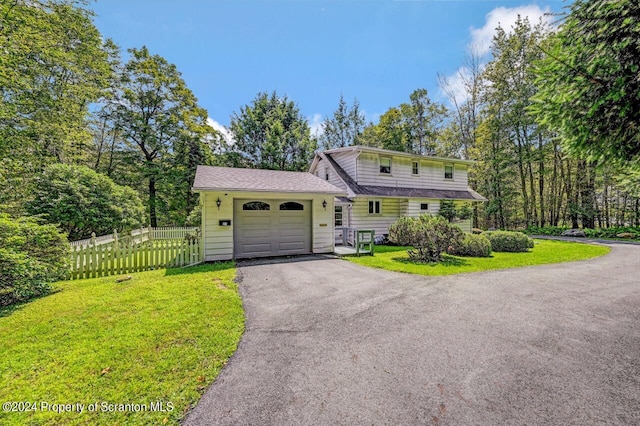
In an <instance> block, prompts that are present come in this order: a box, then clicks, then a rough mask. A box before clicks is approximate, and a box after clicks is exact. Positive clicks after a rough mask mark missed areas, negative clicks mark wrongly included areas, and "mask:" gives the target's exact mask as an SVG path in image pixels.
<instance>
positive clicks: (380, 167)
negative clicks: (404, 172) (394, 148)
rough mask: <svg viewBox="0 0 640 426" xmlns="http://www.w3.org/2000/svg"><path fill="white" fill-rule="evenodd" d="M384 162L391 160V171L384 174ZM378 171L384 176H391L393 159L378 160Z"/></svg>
mask: <svg viewBox="0 0 640 426" xmlns="http://www.w3.org/2000/svg"><path fill="white" fill-rule="evenodd" d="M382 160H389V171H388V172H383V171H382ZM378 171H379V172H380V174H381V175H383V176H391V173H392V172H393V160H392V159H391V157H379V159H378Z"/></svg>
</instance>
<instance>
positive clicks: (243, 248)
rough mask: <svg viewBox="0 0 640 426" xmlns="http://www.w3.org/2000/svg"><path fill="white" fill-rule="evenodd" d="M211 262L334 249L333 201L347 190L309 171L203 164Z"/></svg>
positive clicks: (200, 181) (197, 187) (199, 184)
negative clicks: (239, 167)
mask: <svg viewBox="0 0 640 426" xmlns="http://www.w3.org/2000/svg"><path fill="white" fill-rule="evenodd" d="M193 191H194V192H197V193H199V194H200V204H201V208H202V237H203V243H204V244H203V246H204V247H203V250H204V253H203V255H204V258H205V260H207V261H214V260H228V259H244V258H254V257H270V256H288V255H298V254H310V253H332V252H333V251H334V241H335V239H334V226H333V220H334V198H335V197H336V196H341V195H345V194H344V191H343V190H342V189H340V188H338V187H336V186H334V185H331V184H330V183H328V182H327V181H325V180H322V179H320V178H318V177H316V176H314V175H312V174H310V173H304V172H286V171H276V170H259V169H238V168H229V167H211V166H199V167H198V169H197V172H196V178H195V181H194V185H193Z"/></svg>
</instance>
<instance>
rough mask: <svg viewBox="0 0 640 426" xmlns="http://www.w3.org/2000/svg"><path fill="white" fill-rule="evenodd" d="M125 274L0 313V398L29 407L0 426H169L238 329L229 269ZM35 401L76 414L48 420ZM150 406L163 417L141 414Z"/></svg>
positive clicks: (238, 308)
mask: <svg viewBox="0 0 640 426" xmlns="http://www.w3.org/2000/svg"><path fill="white" fill-rule="evenodd" d="M130 275H132V276H133V279H132V280H130V281H124V282H122V283H116V277H105V278H95V279H85V280H76V281H66V282H61V283H58V285H57V288H58V290H59V291H58V292H56V293H54V294H52V295H49V296H47V297H43V298H41V299H38V300H34V301H32V302H30V303H27V304H24V305H22V306H18V307H16V308H4V309H2V310H0V353H1V354H2V357H1V358H0V384H1V385H0V401H2V402H6V401H16V402H27V403H35V408H37V411H29V412H21V413H15V412H11V413H4V412H0V424H3V425H5V424H9V425H24V424H33V425H41V424H46V425H60V424H82V425H85V424H86V425H89V424H91V425H93V424H104V425H117V424H121V425H124V424H126V425H130V424H133V425H138V424H139V425H143V424H144V425H146V424H163V423H169V424H176V423H178V421H179V419H180V418H182V417H183V415H184V413H185V411H186V410H188V409H189V407H191V406H193V405H194V404H195V403H196V402H197V401H198V399H199V398H200V395H201V394H202V392H203V391H204V390H205V388H206V387H207V386H208V385H210V384H211V383H212V382H213V380H214V379H215V377H216V376H217V375H218V373H219V372H220V369H221V368H222V367H223V366H224V365H225V363H226V362H227V359H228V358H229V357H230V356H231V355H232V354H233V352H234V351H235V349H236V347H237V344H238V341H239V339H240V336H241V335H242V332H243V329H244V313H243V310H242V302H241V300H240V296H239V293H238V289H237V285H236V284H235V283H234V281H233V279H234V278H235V267H234V264H233V263H231V262H227V263H217V264H209V265H201V266H196V267H191V268H185V269H166V270H165V269H162V270H156V271H148V272H140V273H135V274H130ZM42 402H46V403H48V404H84V412H83V413H77V412H70V413H62V414H57V413H55V412H52V411H46V410H45V409H44V408H45V407H44V406H43V404H42ZM96 402H97V403H98V408H97V410H96V411H93V412H89V411H88V409H89V408H90V407H89V404H94V403H96ZM158 402H162V403H163V407H162V408H164V410H165V411H164V412H162V411H153V412H151V411H146V412H145V411H141V410H145V407H146V409H147V410H152V409H155V410H157V409H158V404H157V403H158ZM152 403H153V407H152ZM109 404H138V405H133V406H132V405H129V406H126V405H124V406H117V405H109ZM3 408H4V407H3ZM14 408H19V407H14ZM22 408H24V407H22ZM29 408H31V407H29ZM58 408H59V407H58ZM67 408H68V407H67ZM74 408H75V409H77V406H76V407H74ZM172 408H173V409H172ZM105 409H106V410H110V409H113V410H116V411H112V412H105V411H103V410H105ZM119 409H122V410H124V411H122V412H120V411H117V410H119ZM49 410H51V408H49Z"/></svg>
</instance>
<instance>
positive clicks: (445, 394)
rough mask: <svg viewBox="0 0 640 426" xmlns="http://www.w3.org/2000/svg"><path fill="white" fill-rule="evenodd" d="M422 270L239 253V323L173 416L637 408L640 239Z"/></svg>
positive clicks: (442, 415)
mask: <svg viewBox="0 0 640 426" xmlns="http://www.w3.org/2000/svg"><path fill="white" fill-rule="evenodd" d="M611 247H612V251H611V253H610V254H608V255H606V256H603V257H600V258H596V259H590V260H587V261H581V262H572V263H564V264H556V265H545V266H535V267H529V268H519V269H510V270H502V271H492V272H482V273H472V274H464V275H458V276H448V277H423V276H415V275H407V274H400V273H394V272H388V271H382V270H377V269H369V268H366V267H362V266H359V265H355V264H353V263H350V262H346V261H344V260H340V259H335V258H330V257H320V256H309V257H302V258H297V259H294V261H291V260H289V261H286V262H285V261H270V262H268V261H261V262H260V261H249V262H243V263H240V264H239V269H238V270H239V278H240V280H241V284H240V289H241V293H242V296H243V299H244V305H245V309H246V316H247V322H246V331H245V334H244V336H243V338H242V340H241V342H240V345H239V348H238V350H237V352H236V354H235V355H234V356H233V357H232V359H231V360H230V362H229V364H228V365H227V366H226V367H225V368H224V370H223V371H222V373H221V374H220V376H219V377H218V378H217V379H216V381H215V383H214V384H213V385H212V386H211V387H210V388H209V389H208V390H207V391H206V393H205V394H204V395H203V397H202V399H201V400H200V402H199V404H198V405H197V406H196V407H195V408H194V409H193V410H192V412H190V413H189V415H188V416H187V417H186V418H185V420H184V424H186V425H315V424H317V425H329V424H331V425H334V424H337V425H341V424H344V425H353V424H368V425H379V424H381V425H386V424H388V425H547V424H548V425H558V424H563V425H590V424H617V425H625V424H628V425H631V424H640V246H631V245H622V244H611Z"/></svg>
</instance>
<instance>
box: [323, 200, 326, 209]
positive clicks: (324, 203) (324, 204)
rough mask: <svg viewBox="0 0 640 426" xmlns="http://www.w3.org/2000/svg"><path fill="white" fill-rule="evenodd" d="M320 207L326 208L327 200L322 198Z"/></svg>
mask: <svg viewBox="0 0 640 426" xmlns="http://www.w3.org/2000/svg"><path fill="white" fill-rule="evenodd" d="M322 207H324V209H325V210H326V209H327V200H322Z"/></svg>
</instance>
